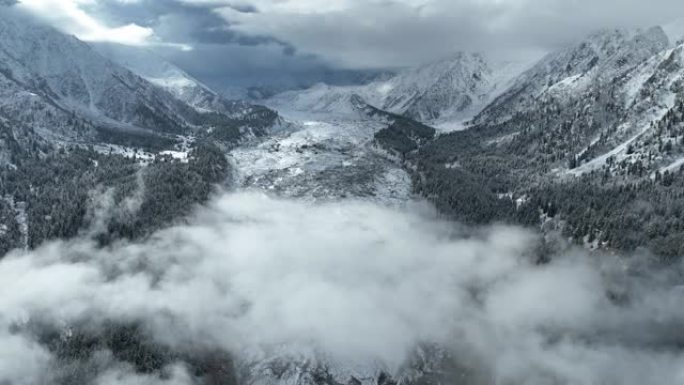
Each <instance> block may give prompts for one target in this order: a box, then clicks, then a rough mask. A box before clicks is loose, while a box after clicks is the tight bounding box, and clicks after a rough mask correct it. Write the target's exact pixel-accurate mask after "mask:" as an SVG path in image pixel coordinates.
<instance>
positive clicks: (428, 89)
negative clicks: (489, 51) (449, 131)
mask: <svg viewBox="0 0 684 385" xmlns="http://www.w3.org/2000/svg"><path fill="white" fill-rule="evenodd" d="M525 67H526V64H525V63H502V64H494V65H493V64H490V63H489V62H488V61H487V60H486V59H485V58H484V57H483V56H482V55H479V54H471V53H457V54H455V55H453V56H451V57H449V58H446V59H442V60H438V61H435V62H432V63H428V64H426V65H423V66H419V67H416V68H410V69H407V70H404V71H402V72H400V73H399V74H397V75H395V76H391V77H389V78H388V79H386V80H376V81H374V82H372V83H370V84H367V85H362V86H330V85H327V84H318V85H316V86H314V87H312V88H310V89H307V90H303V91H288V92H284V93H281V94H278V95H276V96H275V97H273V98H271V99H270V100H268V101H267V104H268V105H269V106H271V107H273V108H275V109H285V110H290V111H292V110H294V111H300V112H311V113H316V114H327V115H336V116H338V117H350V116H355V114H356V110H355V109H354V108H353V103H352V98H353V97H360V98H361V99H363V100H364V101H365V102H366V103H368V104H370V105H372V106H374V107H376V108H379V109H382V110H385V111H388V112H392V113H396V114H402V115H406V116H408V117H410V118H413V119H416V120H418V121H421V122H426V123H431V124H434V125H438V126H440V125H445V124H446V125H448V124H449V123H453V122H460V121H463V120H464V119H467V118H469V117H472V116H473V115H474V114H475V113H477V112H479V111H480V110H481V109H482V108H483V107H484V106H486V105H487V104H488V103H489V102H490V101H491V100H492V99H494V97H496V96H497V95H498V94H499V93H501V92H503V91H504V90H505V89H506V88H507V87H508V86H509V85H510V82H511V81H512V79H514V78H515V76H516V75H518V74H519V73H520V72H522V70H524V69H525Z"/></svg>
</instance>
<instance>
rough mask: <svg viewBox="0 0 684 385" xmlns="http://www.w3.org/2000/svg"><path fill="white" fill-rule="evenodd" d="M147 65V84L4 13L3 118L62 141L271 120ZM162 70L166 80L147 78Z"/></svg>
mask: <svg viewBox="0 0 684 385" xmlns="http://www.w3.org/2000/svg"><path fill="white" fill-rule="evenodd" d="M134 58H140V57H134ZM140 62H141V61H136V63H138V64H140ZM148 63H149V66H148V67H146V68H139V67H140V66H135V67H136V69H138V70H141V75H142V76H146V75H147V76H149V77H150V79H151V80H152V81H148V80H146V79H144V78H143V77H142V76H139V75H138V74H136V73H134V72H132V71H131V70H129V69H127V68H125V67H123V66H121V65H119V64H116V63H115V62H113V61H111V60H109V59H107V58H105V57H103V56H102V55H100V54H99V53H97V52H96V51H95V50H94V49H93V48H92V47H91V46H90V45H88V44H86V43H84V42H81V41H79V40H78V39H76V38H75V37H72V36H67V35H64V34H62V33H60V32H58V31H56V30H55V29H53V28H51V27H48V26H44V25H42V24H38V23H36V22H34V21H33V20H31V19H29V18H26V17H23V16H22V15H20V14H18V13H15V12H14V11H13V10H12V9H11V8H4V9H3V12H1V13H0V116H3V117H5V118H6V119H8V120H10V121H13V122H14V123H15V124H25V125H27V126H30V127H31V128H32V129H33V130H35V131H36V132H38V133H40V134H41V135H42V136H43V137H60V138H85V137H89V136H92V135H93V132H96V131H101V130H103V129H104V130H107V131H109V132H118V133H121V132H124V131H136V132H139V131H141V130H143V131H144V130H152V131H156V132H162V133H173V134H179V133H185V132H187V131H188V130H195V129H197V128H200V127H205V128H210V127H213V126H217V125H218V126H221V125H245V126H247V125H249V122H250V121H254V122H255V124H256V125H260V126H262V125H268V124H272V123H273V120H275V118H276V116H275V114H273V113H270V111H267V110H266V109H264V108H261V107H252V106H250V105H248V104H245V103H238V102H235V103H231V102H225V101H223V100H222V99H220V98H219V97H217V96H216V95H215V94H214V93H213V92H212V91H210V90H209V89H207V88H204V87H202V86H201V85H199V83H193V82H192V80H191V78H190V77H183V73H182V72H180V71H178V70H177V69H175V68H174V67H172V66H165V65H163V63H161V62H148ZM159 73H162V74H165V75H167V76H166V77H165V78H164V79H158V78H154V77H153V76H152V75H155V74H159ZM172 76H175V77H172ZM174 81H176V82H175V83H174ZM236 119H237V120H244V121H245V122H244V123H239V122H236ZM262 120H263V121H262ZM257 121H258V122H257ZM265 121H268V122H265ZM262 128H263V127H259V129H262Z"/></svg>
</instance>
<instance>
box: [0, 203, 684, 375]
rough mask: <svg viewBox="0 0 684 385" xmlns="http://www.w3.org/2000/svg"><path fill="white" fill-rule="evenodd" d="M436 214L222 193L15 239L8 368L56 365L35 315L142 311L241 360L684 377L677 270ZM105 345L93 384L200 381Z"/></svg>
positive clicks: (185, 338)
mask: <svg viewBox="0 0 684 385" xmlns="http://www.w3.org/2000/svg"><path fill="white" fill-rule="evenodd" d="M435 218H436V216H435V215H434V214H433V213H432V212H431V211H430V209H428V208H427V207H424V206H421V205H416V206H415V207H408V208H406V209H404V210H398V209H389V208H385V207H381V206H377V205H373V204H370V203H364V202H353V201H349V202H341V203H329V204H318V205H317V204H311V203H303V202H296V201H288V200H280V199H274V198H270V197H267V196H264V195H260V194H253V193H239V194H225V195H223V196H221V197H219V198H217V199H216V200H215V201H214V202H212V203H211V204H210V205H209V206H208V207H207V208H204V209H202V210H201V211H199V212H198V213H197V214H196V215H195V216H194V217H193V218H192V219H191V220H190V223H189V224H188V225H185V226H180V227H175V228H172V229H169V230H165V231H162V232H159V233H157V234H156V235H154V236H153V237H152V238H151V239H149V240H147V241H144V242H140V243H132V244H126V243H121V244H117V245H114V246H112V247H109V248H106V249H99V248H97V247H95V244H94V243H93V242H91V241H90V240H88V239H86V238H83V239H77V240H74V241H68V242H65V241H60V242H53V243H50V244H48V245H45V246H44V247H42V248H40V249H38V250H35V251H32V252H28V253H25V252H14V253H12V254H10V255H9V256H8V257H6V258H5V259H4V260H2V261H0V282H2V284H1V285H0V383H2V384H4V383H10V384H35V383H43V382H50V381H51V380H50V379H51V377H50V376H55V373H58V372H59V370H60V365H62V364H63V361H60V358H59V357H58V355H57V353H56V352H55V350H54V349H51V348H50V347H49V346H46V344H45V343H43V342H42V340H41V338H39V335H40V333H39V332H36V330H37V329H40V328H43V327H45V325H49V326H50V327H53V328H55V329H56V330H59V332H60V333H61V334H60V336H61V337H60V338H61V339H62V340H68V339H69V338H71V337H70V336H72V335H73V333H74V330H75V329H76V328H90V329H98V328H105V327H106V326H107V325H111V324H112V323H115V324H138V325H142V326H141V328H142V329H141V330H143V331H144V333H145V335H147V336H149V338H150V339H151V341H153V342H154V344H158V345H159V346H163V347H165V349H169V350H170V351H178V352H183V354H186V353H188V352H190V353H188V354H192V352H200V351H212V352H217V351H220V352H226V353H228V354H230V356H232V357H234V358H235V359H236V360H237V361H244V362H248V361H250V360H254V359H257V358H258V357H272V356H274V355H277V356H283V357H293V358H297V359H301V358H308V359H311V360H314V361H316V360H322V361H325V362H326V363H327V364H328V365H335V366H336V367H339V368H370V369H368V370H385V371H388V372H390V373H393V374H396V373H399V372H400V371H401V370H402V368H404V367H405V366H406V362H407V360H409V359H410V358H411V357H412V354H413V353H414V352H415V351H416V348H417V347H418V346H439V347H440V349H443V350H444V351H445V352H448V354H449V355H450V356H452V357H453V359H454V360H455V361H457V362H458V365H459V366H463V367H464V368H467V370H469V371H472V372H477V373H479V375H478V376H477V378H478V381H479V382H478V383H491V384H566V383H571V384H599V383H600V384H635V385H637V384H638V385H641V384H644V383H667V384H677V383H684V367H682V365H681V362H682V359H684V352H683V350H682V346H684V345H683V344H684V332H682V331H681V330H682V328H681V326H682V325H683V323H682V321H683V320H684V296H683V295H682V293H683V291H682V290H683V289H682V288H681V287H680V286H678V285H679V283H678V282H679V281H680V274H679V273H680V272H681V269H680V268H679V267H672V268H671V269H670V270H669V271H668V273H667V274H665V273H663V272H660V271H652V270H647V269H645V268H639V267H636V266H632V264H631V260H630V259H619V258H615V257H606V256H604V257H598V256H590V255H586V254H585V253H583V252H580V251H577V250H574V251H573V250H566V251H564V252H563V253H561V254H559V255H558V256H555V257H554V258H553V260H552V262H551V263H549V264H546V265H543V266H538V265H537V264H535V260H536V257H535V255H536V249H537V247H538V238H537V236H536V235H534V234H532V233H530V232H528V231H525V230H521V229H517V228H509V227H493V228H489V229H484V230H477V231H472V230H471V231H469V230H467V229H464V228H461V227H459V226H457V225H455V224H452V223H447V222H443V221H440V220H438V219H435ZM98 354H100V355H98V356H97V360H98V361H97V362H98V364H97V368H99V369H98V372H97V375H96V377H97V383H101V384H116V383H122V384H123V383H125V384H136V383H141V384H143V383H144V384H149V383H173V384H187V383H193V381H194V379H193V375H192V373H190V372H189V371H188V370H187V365H185V362H184V361H183V358H181V355H179V356H178V357H179V358H177V359H176V358H174V359H173V360H172V361H174V362H173V364H172V365H169V366H168V367H167V368H166V369H165V370H164V373H163V375H160V374H159V373H156V374H155V373H140V372H136V370H133V368H131V366H130V365H129V364H128V363H125V362H120V360H118V359H117V358H116V357H117V356H116V354H114V356H112V354H111V352H107V351H102V352H98ZM173 357H176V356H173ZM183 357H184V356H183ZM89 359H90V360H93V358H92V357H89ZM349 370H350V373H351V372H353V370H352V369H349ZM354 370H361V369H354ZM454 383H455V384H456V383H459V382H458V381H457V379H456V378H454Z"/></svg>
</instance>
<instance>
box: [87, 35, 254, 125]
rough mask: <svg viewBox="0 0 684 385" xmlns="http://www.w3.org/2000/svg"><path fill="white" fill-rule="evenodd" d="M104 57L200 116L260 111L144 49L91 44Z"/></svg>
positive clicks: (236, 115) (113, 44)
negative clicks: (195, 110) (222, 92)
mask: <svg viewBox="0 0 684 385" xmlns="http://www.w3.org/2000/svg"><path fill="white" fill-rule="evenodd" d="M91 46H93V48H95V50H96V51H97V52H98V53H100V54H101V55H102V56H104V57H106V58H108V59H110V60H112V61H113V62H115V63H117V64H119V65H121V66H123V67H125V68H127V69H129V70H131V71H132V72H134V73H135V74H137V75H139V76H141V77H142V78H144V79H145V80H147V81H149V82H150V83H152V84H154V85H156V86H158V87H161V88H163V89H164V90H166V91H168V92H169V93H171V94H172V95H173V96H175V97H176V98H177V99H179V100H181V101H183V102H185V103H187V104H189V105H190V106H192V107H194V108H195V109H197V110H198V111H200V112H218V113H221V114H225V115H228V116H231V117H233V118H244V117H246V116H249V115H250V114H253V113H255V112H257V111H258V110H259V107H257V106H254V105H251V104H249V103H246V102H244V101H241V100H229V99H227V98H225V97H223V96H222V95H220V94H219V93H217V92H216V91H214V90H212V89H211V88H210V87H209V86H207V85H205V84H203V83H202V82H200V81H199V80H197V79H195V78H194V77H193V76H191V75H190V74H188V73H187V72H185V71H183V70H182V69H180V68H178V67H177V66H176V65H174V64H172V63H170V62H168V61H166V60H165V59H163V58H162V57H160V56H159V55H157V54H155V53H154V52H152V51H150V50H149V49H147V48H144V47H134V46H127V45H122V44H116V43H91Z"/></svg>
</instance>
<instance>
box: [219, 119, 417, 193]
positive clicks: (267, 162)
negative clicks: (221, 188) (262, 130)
mask: <svg viewBox="0 0 684 385" xmlns="http://www.w3.org/2000/svg"><path fill="white" fill-rule="evenodd" d="M285 118H286V119H287V120H289V121H290V122H292V124H291V126H290V128H289V129H288V130H286V131H283V132H279V133H276V134H274V135H272V136H270V137H269V138H267V139H265V140H264V139H262V140H259V141H255V142H252V143H249V144H247V145H244V146H241V147H239V148H237V149H235V150H233V151H232V152H231V156H232V158H233V161H234V165H235V168H236V170H237V172H236V175H235V181H236V183H237V185H238V186H241V187H244V188H257V189H262V190H267V191H271V192H274V193H276V194H279V195H283V196H287V197H296V198H303V199H309V200H334V199H342V198H361V199H369V200H373V201H378V202H382V203H385V204H400V203H402V202H405V201H407V200H409V199H410V197H411V180H410V177H409V175H408V174H407V173H406V172H405V171H404V170H403V169H402V168H401V167H400V166H399V165H397V164H395V163H393V162H392V161H390V160H388V159H386V158H384V157H383V156H382V154H381V153H380V152H379V151H376V150H375V149H374V148H373V134H374V133H375V132H376V131H377V130H379V129H381V128H383V127H384V126H383V125H382V124H381V123H378V122H373V121H361V120H345V119H339V118H337V119H336V118H332V117H330V118H327V119H326V118H325V117H324V116H323V117H322V116H321V115H316V116H315V120H313V119H312V120H307V117H306V116H303V115H302V114H301V113H299V114H297V115H289V116H288V115H286V116H285ZM323 119H325V120H323Z"/></svg>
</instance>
